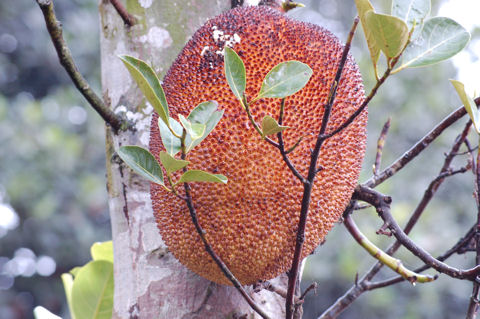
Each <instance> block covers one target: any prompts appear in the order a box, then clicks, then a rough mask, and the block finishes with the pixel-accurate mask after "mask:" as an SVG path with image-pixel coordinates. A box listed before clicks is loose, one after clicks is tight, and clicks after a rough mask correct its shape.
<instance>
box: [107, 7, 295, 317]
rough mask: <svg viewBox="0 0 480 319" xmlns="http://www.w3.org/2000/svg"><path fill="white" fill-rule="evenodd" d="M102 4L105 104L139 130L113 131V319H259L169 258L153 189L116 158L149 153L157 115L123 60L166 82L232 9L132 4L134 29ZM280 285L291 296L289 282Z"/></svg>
mask: <svg viewBox="0 0 480 319" xmlns="http://www.w3.org/2000/svg"><path fill="white" fill-rule="evenodd" d="M99 1H100V2H99V11H100V23H101V59H102V86H103V95H104V100H105V101H106V103H107V104H108V105H109V106H110V107H111V108H112V109H113V110H114V111H115V112H116V113H122V114H124V116H126V117H127V118H128V119H129V120H131V121H132V123H134V130H129V131H126V132H121V133H119V135H114V134H113V133H112V131H111V130H110V129H108V128H107V131H106V136H107V137H106V140H107V143H106V153H107V177H108V193H109V206H110V216H111V222H112V237H113V244H114V258H115V262H114V268H115V275H114V276H115V302H114V315H113V318H240V317H241V318H257V316H255V315H254V314H253V311H252V310H251V309H250V307H249V306H248V305H247V303H246V302H245V301H244V300H243V299H242V297H241V296H240V294H239V293H238V292H237V291H236V290H235V289H234V288H233V287H227V286H221V285H217V284H214V283H212V282H209V281H207V280H206V279H203V278H201V277H199V276H197V275H195V274H194V273H192V272H191V271H189V270H188V269H186V268H185V267H184V266H183V265H181V264H180V263H179V262H178V261H177V260H176V259H175V258H174V257H173V255H172V254H171V253H169V251H168V249H167V247H166V246H165V244H164V243H163V241H162V239H161V237H160V234H159V232H158V230H157V226H156V223H155V220H154V217H153V213H152V205H151V200H150V193H149V184H148V182H146V181H144V180H142V179H141V178H140V177H138V176H137V175H135V174H133V173H132V172H131V171H130V170H129V169H128V168H126V167H125V166H124V164H121V162H120V161H119V160H118V157H117V156H116V155H115V150H116V149H118V147H119V146H121V145H139V146H143V147H148V141H149V131H150V119H151V113H152V107H151V106H150V105H148V104H145V102H144V99H143V98H142V95H141V93H140V92H139V90H138V89H137V87H136V85H135V84H134V83H133V81H132V80H131V78H130V76H129V74H128V72H127V70H126V68H125V67H124V66H123V64H122V63H121V61H120V60H119V59H118V58H117V55H119V54H130V55H133V56H136V57H139V58H141V59H143V60H146V61H147V62H148V63H150V64H151V65H153V66H154V68H155V69H156V71H157V72H158V73H159V75H160V76H163V74H164V73H165V72H166V70H167V69H168V67H169V65H170V64H171V63H172V61H173V60H174V59H175V57H176V56H177V54H178V53H179V52H180V50H181V48H182V47H183V45H184V44H185V42H186V41H187V39H188V37H189V36H190V35H191V34H192V33H193V32H194V31H195V30H196V29H197V28H198V27H199V26H200V25H201V24H203V23H204V22H205V21H206V19H207V18H209V17H213V16H214V15H216V14H218V13H220V12H221V11H223V10H226V9H228V8H229V6H230V5H231V1H230V0H190V1H173V0H156V1H153V0H128V1H127V4H126V5H127V10H128V11H129V12H130V13H131V14H134V16H135V18H136V19H137V21H138V23H137V24H136V25H134V26H133V27H130V28H128V27H126V26H125V25H124V22H123V21H122V20H121V18H120V16H119V15H118V14H117V12H116V11H115V9H114V8H113V6H112V5H111V4H110V2H109V1H107V0H99ZM273 282H274V283H275V284H276V285H278V286H280V287H283V289H285V288H286V286H285V285H286V278H285V276H284V277H283V278H277V279H275V280H274V281H273ZM249 291H250V292H251V289H250V290H249ZM252 296H253V298H254V299H255V300H256V301H257V302H258V303H259V304H260V305H261V306H262V308H264V309H265V311H267V313H268V314H269V315H271V317H272V318H282V317H284V305H283V304H284V300H283V299H282V298H280V297H279V296H277V295H275V294H273V293H271V292H268V291H262V292H260V293H252Z"/></svg>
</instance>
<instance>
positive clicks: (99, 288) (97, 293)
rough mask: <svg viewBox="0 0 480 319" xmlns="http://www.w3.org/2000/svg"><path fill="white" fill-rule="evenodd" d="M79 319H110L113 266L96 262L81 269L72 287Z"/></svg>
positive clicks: (76, 314)
mask: <svg viewBox="0 0 480 319" xmlns="http://www.w3.org/2000/svg"><path fill="white" fill-rule="evenodd" d="M72 309H73V313H74V314H75V317H76V318H77V319H84V318H88V319H110V318H111V317H112V310H113V264H112V263H111V262H109V261H106V260H94V261H91V262H89V263H88V264H86V265H85V266H83V267H82V269H80V271H79V272H78V275H77V277H75V281H74V282H73V286H72Z"/></svg>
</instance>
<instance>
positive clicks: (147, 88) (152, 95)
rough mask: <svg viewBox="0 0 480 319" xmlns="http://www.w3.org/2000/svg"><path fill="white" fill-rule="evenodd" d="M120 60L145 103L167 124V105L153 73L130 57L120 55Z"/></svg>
mask: <svg viewBox="0 0 480 319" xmlns="http://www.w3.org/2000/svg"><path fill="white" fill-rule="evenodd" d="M120 59H121V60H122V61H123V63H124V64H125V66H126V67H127V69H128V71H129V72H130V74H131V76H132V78H133V79H134V80H135V82H137V85H138V87H139V88H140V90H141V91H142V92H143V94H144V95H145V97H146V98H147V101H148V102H150V104H151V105H152V106H153V108H154V109H155V111H156V112H157V113H158V116H159V117H160V118H161V119H162V120H163V121H164V122H165V123H167V120H168V117H169V115H168V103H167V99H166V97H165V92H164V91H163V88H162V86H161V85H160V81H159V80H158V77H157V74H156V73H155V71H153V69H152V68H151V67H150V66H149V65H148V64H147V63H145V62H144V61H142V60H139V59H137V58H134V57H132V56H129V55H122V56H120Z"/></svg>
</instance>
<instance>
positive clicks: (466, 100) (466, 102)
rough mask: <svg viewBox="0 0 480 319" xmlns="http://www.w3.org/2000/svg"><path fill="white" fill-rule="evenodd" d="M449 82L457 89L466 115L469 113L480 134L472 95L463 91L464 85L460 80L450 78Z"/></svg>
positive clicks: (476, 110)
mask: <svg viewBox="0 0 480 319" xmlns="http://www.w3.org/2000/svg"><path fill="white" fill-rule="evenodd" d="M450 82H451V83H452V85H453V87H454V88H455V90H456V91H457V94H458V96H459V97H460V100H461V101H462V103H463V106H464V107H465V109H466V110H467V112H468V115H470V119H471V120H472V123H473V126H474V127H475V130H476V131H477V133H479V134H480V114H479V113H478V108H477V104H475V101H474V100H473V99H472V97H471V96H469V95H468V94H467V93H466V92H465V86H464V85H463V83H462V82H460V81H456V80H450Z"/></svg>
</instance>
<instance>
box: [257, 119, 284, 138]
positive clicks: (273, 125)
mask: <svg viewBox="0 0 480 319" xmlns="http://www.w3.org/2000/svg"><path fill="white" fill-rule="evenodd" d="M287 128H289V127H288V126H281V125H278V123H277V121H276V120H275V119H274V118H273V117H271V116H270V115H265V117H264V118H263V120H262V132H263V135H264V136H268V135H272V134H276V133H279V132H281V131H283V130H286V129H287Z"/></svg>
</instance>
